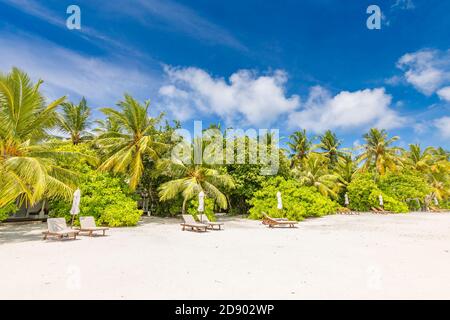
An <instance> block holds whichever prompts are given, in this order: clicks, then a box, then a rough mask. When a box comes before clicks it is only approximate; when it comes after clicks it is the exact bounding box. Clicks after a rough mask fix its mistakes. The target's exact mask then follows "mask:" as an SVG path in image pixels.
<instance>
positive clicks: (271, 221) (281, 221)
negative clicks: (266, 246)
mask: <svg viewBox="0 0 450 320" xmlns="http://www.w3.org/2000/svg"><path fill="white" fill-rule="evenodd" d="M263 216H264V217H263V224H265V225H267V226H269V228H273V227H290V228H295V227H296V226H295V225H296V224H298V222H297V221H289V220H287V219H285V218H272V217H269V216H268V215H267V213H265V212H263Z"/></svg>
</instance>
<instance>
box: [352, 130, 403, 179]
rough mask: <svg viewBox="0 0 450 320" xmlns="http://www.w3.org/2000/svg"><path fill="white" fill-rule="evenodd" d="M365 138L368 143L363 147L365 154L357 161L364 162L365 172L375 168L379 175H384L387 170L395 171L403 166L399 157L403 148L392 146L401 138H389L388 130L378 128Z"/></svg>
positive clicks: (365, 135)
mask: <svg viewBox="0 0 450 320" xmlns="http://www.w3.org/2000/svg"><path fill="white" fill-rule="evenodd" d="M363 137H364V140H365V141H366V143H365V145H363V146H361V148H363V152H362V153H361V154H360V155H359V157H358V159H357V160H358V161H359V162H364V165H363V169H364V170H368V169H370V168H375V170H376V171H377V172H378V174H380V175H383V174H385V173H386V170H387V169H389V170H392V171H394V170H396V169H397V167H398V166H400V165H401V161H400V157H399V152H400V151H401V148H398V147H394V146H392V144H393V143H394V142H395V141H397V140H398V139H399V137H397V136H394V137H392V138H388V134H387V132H386V130H384V129H383V130H379V129H376V128H372V129H370V130H369V132H368V133H366V134H364V136H363Z"/></svg>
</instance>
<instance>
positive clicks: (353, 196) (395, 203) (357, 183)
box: [347, 173, 408, 213]
mask: <svg viewBox="0 0 450 320" xmlns="http://www.w3.org/2000/svg"><path fill="white" fill-rule="evenodd" d="M347 190H348V196H349V200H350V205H349V207H350V208H351V209H352V210H356V211H370V209H371V208H372V207H379V206H380V203H379V196H380V195H381V196H382V197H383V203H384V209H385V210H387V211H392V212H396V213H400V212H407V211H408V206H407V205H406V204H405V203H404V202H401V201H399V200H397V199H396V198H395V197H393V196H390V195H388V194H386V193H384V192H383V191H382V190H381V189H380V188H379V187H378V185H377V184H376V182H375V179H374V176H373V175H372V174H369V173H364V174H361V175H358V176H356V177H355V178H354V179H353V180H352V182H351V183H350V184H349V185H348V188H347Z"/></svg>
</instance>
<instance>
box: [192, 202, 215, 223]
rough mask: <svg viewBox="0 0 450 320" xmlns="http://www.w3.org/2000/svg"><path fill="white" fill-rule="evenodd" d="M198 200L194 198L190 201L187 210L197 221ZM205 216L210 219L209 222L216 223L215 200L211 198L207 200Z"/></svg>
mask: <svg viewBox="0 0 450 320" xmlns="http://www.w3.org/2000/svg"><path fill="white" fill-rule="evenodd" d="M197 209H198V198H193V199H192V200H191V201H189V206H188V208H187V212H188V213H189V214H190V215H192V216H194V218H196V220H199V219H198V215H199V212H198V210H197ZM204 214H206V216H207V217H208V219H209V221H216V216H215V215H214V200H213V199H211V198H205V211H204Z"/></svg>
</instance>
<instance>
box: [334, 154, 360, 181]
mask: <svg viewBox="0 0 450 320" xmlns="http://www.w3.org/2000/svg"><path fill="white" fill-rule="evenodd" d="M357 169H358V168H357V166H356V163H355V162H354V161H353V159H352V156H351V155H349V154H344V155H343V156H342V157H340V158H339V160H338V163H337V166H336V168H335V172H336V174H337V175H338V180H339V182H340V183H341V184H342V185H343V186H348V185H349V184H350V182H352V180H353V178H354V177H355V175H356V173H357V171H358V170H357Z"/></svg>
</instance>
